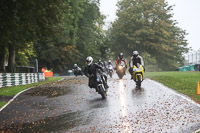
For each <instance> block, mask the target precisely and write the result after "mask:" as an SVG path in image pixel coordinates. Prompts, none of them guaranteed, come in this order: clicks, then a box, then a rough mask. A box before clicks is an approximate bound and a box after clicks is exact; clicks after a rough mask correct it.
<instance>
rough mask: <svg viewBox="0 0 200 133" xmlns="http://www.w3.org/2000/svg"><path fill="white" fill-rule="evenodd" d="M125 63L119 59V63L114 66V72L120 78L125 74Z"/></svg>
mask: <svg viewBox="0 0 200 133" xmlns="http://www.w3.org/2000/svg"><path fill="white" fill-rule="evenodd" d="M125 66H126V65H125V63H124V62H123V61H121V63H120V64H119V65H117V67H116V73H117V75H118V77H119V79H122V78H123V76H124V75H125V72H126V67H125Z"/></svg>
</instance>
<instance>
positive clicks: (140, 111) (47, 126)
mask: <svg viewBox="0 0 200 133" xmlns="http://www.w3.org/2000/svg"><path fill="white" fill-rule="evenodd" d="M87 82H88V79H87V78H86V77H85V76H82V77H81V76H79V77H66V78H65V79H64V80H62V81H59V82H55V83H50V84H45V85H41V86H37V87H35V88H32V89H29V90H27V91H25V92H23V93H22V94H20V95H19V96H18V97H17V98H15V99H14V100H13V101H12V102H11V103H10V104H9V105H8V106H7V107H6V108H4V109H3V110H2V111H1V112H0V131H9V132H114V133H115V132H130V133H131V132H176V133H179V132H180V133H183V132H186V133H188V132H194V131H196V130H198V129H200V105H199V104H197V103H195V102H194V101H192V100H191V99H190V98H188V97H187V96H184V95H181V94H179V93H177V92H175V91H173V90H172V89H170V88H167V87H165V86H163V85H162V84H160V83H157V82H155V81H152V80H149V79H145V80H144V81H143V82H142V87H141V89H136V86H135V83H134V81H132V80H130V76H128V75H126V76H125V77H124V78H123V79H122V80H119V79H118V77H117V75H114V76H113V78H109V79H108V84H109V86H110V88H109V90H108V96H107V98H106V99H105V100H102V98H101V96H100V95H99V94H98V93H97V92H95V90H94V89H90V88H89V87H88V86H87V84H88V83H87Z"/></svg>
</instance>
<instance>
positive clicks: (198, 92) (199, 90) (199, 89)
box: [196, 82, 200, 95]
mask: <svg viewBox="0 0 200 133" xmlns="http://www.w3.org/2000/svg"><path fill="white" fill-rule="evenodd" d="M196 91H197V95H198V94H200V88H199V82H197V88H196Z"/></svg>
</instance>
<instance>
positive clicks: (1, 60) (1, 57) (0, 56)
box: [0, 46, 6, 72]
mask: <svg viewBox="0 0 200 133" xmlns="http://www.w3.org/2000/svg"><path fill="white" fill-rule="evenodd" d="M5 58H6V47H5V46H1V49H0V72H5V71H6V68H5Z"/></svg>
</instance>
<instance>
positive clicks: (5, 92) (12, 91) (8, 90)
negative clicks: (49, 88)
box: [0, 77, 62, 108]
mask: <svg viewBox="0 0 200 133" xmlns="http://www.w3.org/2000/svg"><path fill="white" fill-rule="evenodd" d="M60 79H62V78H61V77H47V78H46V80H45V81H41V82H38V83H33V84H27V85H18V86H11V87H3V88H0V96H15V95H16V94H17V93H19V92H21V91H23V90H25V89H27V88H30V87H33V86H37V85H41V84H46V83H49V82H54V81H58V80H60ZM5 104H6V102H1V101H0V108H1V107H2V106H3V105H5Z"/></svg>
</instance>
